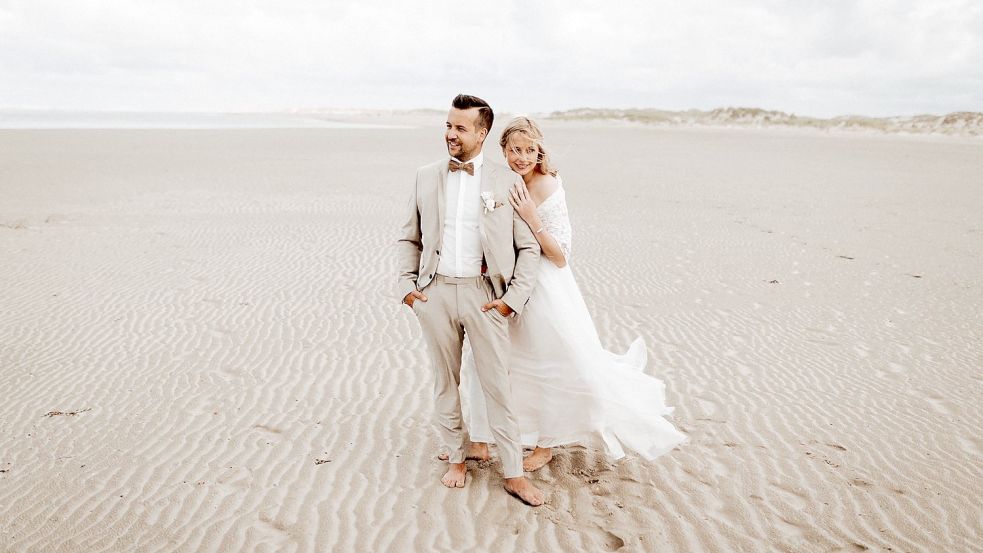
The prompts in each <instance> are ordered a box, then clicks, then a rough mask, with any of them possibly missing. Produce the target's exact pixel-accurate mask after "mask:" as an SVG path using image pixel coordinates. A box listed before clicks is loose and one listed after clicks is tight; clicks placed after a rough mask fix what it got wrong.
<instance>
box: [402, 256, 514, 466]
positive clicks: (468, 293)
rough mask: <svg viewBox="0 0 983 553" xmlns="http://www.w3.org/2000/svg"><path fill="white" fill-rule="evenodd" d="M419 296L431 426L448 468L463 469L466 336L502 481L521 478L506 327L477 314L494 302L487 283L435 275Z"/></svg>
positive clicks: (498, 318) (493, 316)
mask: <svg viewBox="0 0 983 553" xmlns="http://www.w3.org/2000/svg"><path fill="white" fill-rule="evenodd" d="M423 293H424V295H426V296H427V299H428V301H426V302H424V301H421V300H419V299H418V300H415V301H414V302H413V312H414V313H416V316H417V318H418V319H419V321H420V328H421V329H422V331H423V338H424V340H425V341H426V343H427V347H428V348H429V349H430V356H431V359H432V361H433V371H434V390H433V395H434V404H435V418H436V421H435V422H436V426H437V432H438V435H439V438H440V441H441V442H442V444H443V446H444V447H445V448H446V449H447V452H448V455H449V458H448V462H449V463H463V462H464V458H465V447H466V445H467V440H466V436H465V432H464V421H463V416H462V414H461V394H460V391H459V389H458V387H459V386H460V384H461V348H462V347H463V345H464V334H465V332H466V333H467V334H468V337H469V339H470V341H471V349H472V350H473V351H474V361H475V372H476V373H477V376H478V381H479V382H480V383H481V389H482V390H483V391H484V396H485V406H486V409H487V411H488V423H489V426H490V428H491V433H492V436H493V437H494V438H495V443H496V445H497V446H498V451H499V456H500V457H501V460H502V469H503V472H504V475H505V478H515V477H518V476H522V446H521V445H520V437H519V424H518V422H517V420H516V418H515V415H514V414H513V411H512V387H511V384H510V382H509V367H508V359H509V347H510V342H509V326H508V325H509V322H508V319H507V318H505V317H503V316H502V314H501V313H499V312H498V311H496V310H494V309H490V310H488V311H485V312H482V311H481V306H482V305H484V304H486V303H488V302H490V301H492V300H493V299H495V295H494V294H495V293H494V290H493V289H492V285H491V283H490V282H489V281H488V279H487V278H485V277H464V278H454V277H445V276H443V275H437V276H436V278H435V279H434V280H433V281H432V282H431V283H430V284H429V285H428V286H427V287H426V288H424V290H423Z"/></svg>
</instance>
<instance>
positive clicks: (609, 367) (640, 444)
mask: <svg viewBox="0 0 983 553" xmlns="http://www.w3.org/2000/svg"><path fill="white" fill-rule="evenodd" d="M499 144H500V145H501V147H502V150H503V153H504V154H505V157H506V159H507V160H508V164H509V167H511V168H512V170H513V171H515V172H516V173H518V174H519V175H521V176H522V181H523V182H522V183H517V184H516V187H515V188H514V189H513V190H512V191H511V197H510V199H509V201H510V202H511V203H512V206H513V207H514V208H515V209H516V211H517V212H518V213H519V215H520V216H521V217H522V219H523V220H524V221H525V222H526V223H527V224H528V225H529V227H530V228H531V229H532V230H533V232H534V233H535V235H536V238H537V240H539V244H540V246H541V248H542V252H543V254H542V256H541V257H540V265H539V271H538V278H537V283H536V287H535V288H534V289H533V292H532V296H531V297H530V300H529V303H528V304H527V305H526V307H525V309H524V311H523V314H522V316H521V317H517V318H516V319H514V320H513V322H512V323H510V329H509V331H510V334H511V341H512V350H511V354H510V358H509V360H510V363H511V366H510V370H511V372H510V378H511V382H512V394H513V405H514V406H515V410H516V416H517V418H518V422H519V429H520V431H521V434H522V444H523V445H524V446H526V447H534V448H535V450H534V451H533V453H532V454H531V455H529V456H527V457H526V458H525V460H524V461H523V468H524V469H525V470H527V471H533V470H537V469H539V468H541V467H543V466H544V465H546V464H547V463H549V462H550V460H551V459H552V457H553V455H552V449H551V448H553V447H557V446H561V445H568V444H580V445H584V446H597V447H600V448H602V449H603V450H604V451H605V453H606V454H607V455H609V456H610V457H613V458H621V457H623V456H624V455H625V450H626V449H627V450H631V451H633V452H635V453H637V454H639V455H641V456H642V457H645V458H646V459H654V458H655V457H658V456H659V455H662V454H663V453H666V452H668V451H669V450H671V449H672V448H673V447H675V446H676V445H678V444H679V443H681V442H682V441H684V440H685V436H684V435H683V434H682V433H680V432H679V431H678V430H676V428H674V427H673V425H672V424H671V423H670V422H669V421H668V420H666V419H665V418H664V416H665V415H668V414H670V413H671V412H672V408H671V407H667V406H666V405H665V384H663V383H662V381H661V380H658V379H656V378H654V377H651V376H649V375H647V374H645V373H644V372H643V369H644V368H645V364H646V360H647V359H646V357H647V355H646V349H645V343H644V342H643V341H642V339H641V337H639V338H637V339H636V340H635V341H634V343H632V344H631V346H630V347H629V348H628V352H627V353H625V354H623V355H619V354H615V353H612V352H609V351H607V350H605V349H604V347H603V346H602V345H601V341H600V339H599V338H598V335H597V330H596V329H595V328H594V322H593V320H592V319H591V316H590V313H589V312H588V311H587V306H586V305H585V303H584V299H583V296H582V295H581V293H580V289H579V288H578V286H577V282H576V281H575V280H574V276H573V273H572V272H571V271H570V266H569V261H570V255H571V229H570V221H569V219H568V217H567V204H566V201H565V195H566V192H565V191H564V188H563V182H562V180H561V179H560V176H559V175H558V174H557V172H556V170H555V169H554V168H553V167H552V165H551V164H550V156H549V153H548V151H547V149H546V146H545V145H544V143H543V133H542V132H541V131H540V129H539V127H538V125H536V123H535V122H533V121H532V120H530V119H528V118H526V117H519V118H516V119H514V120H512V121H511V122H510V123H509V125H508V126H507V127H506V128H505V130H504V131H502V137H501V140H500V141H499ZM461 374H462V380H463V382H462V386H461V388H462V393H461V395H462V410H463V415H464V421H465V424H467V427H468V431H469V433H470V437H471V441H472V446H471V450H470V451H469V457H472V458H479V459H487V458H488V445H487V444H488V443H491V442H492V436H491V431H490V430H489V427H488V419H487V416H486V414H485V405H484V395H483V394H482V392H481V387H480V383H479V382H478V379H477V378H475V377H474V376H475V372H474V357H473V356H472V355H471V351H470V344H469V343H468V342H467V341H466V342H465V351H464V359H463V363H462V370H461Z"/></svg>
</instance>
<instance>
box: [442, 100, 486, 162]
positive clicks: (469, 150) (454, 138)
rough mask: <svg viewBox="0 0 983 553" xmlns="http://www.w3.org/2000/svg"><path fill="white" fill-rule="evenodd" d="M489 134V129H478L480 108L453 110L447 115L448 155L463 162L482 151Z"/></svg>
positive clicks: (445, 135) (445, 134)
mask: <svg viewBox="0 0 983 553" xmlns="http://www.w3.org/2000/svg"><path fill="white" fill-rule="evenodd" d="M487 134H488V130H487V129H483V128H482V129H479V128H478V108H469V109H457V108H451V111H450V112H449V113H448V114H447V131H446V132H445V133H444V140H445V141H446V142H447V153H448V154H450V155H451V157H456V158H457V159H459V160H461V161H468V160H469V159H471V158H473V157H474V156H476V155H478V152H480V151H481V144H482V143H483V142H484V141H485V136H486V135H487Z"/></svg>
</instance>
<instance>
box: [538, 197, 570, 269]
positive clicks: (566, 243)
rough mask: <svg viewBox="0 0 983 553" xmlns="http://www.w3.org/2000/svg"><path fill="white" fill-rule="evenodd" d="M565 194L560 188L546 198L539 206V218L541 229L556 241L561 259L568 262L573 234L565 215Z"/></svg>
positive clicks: (567, 216)
mask: <svg viewBox="0 0 983 553" xmlns="http://www.w3.org/2000/svg"><path fill="white" fill-rule="evenodd" d="M565 196H566V193H565V192H564V190H563V189H562V188H561V189H559V190H557V191H556V192H554V193H553V196H551V197H549V198H547V200H546V201H545V202H543V205H541V206H540V210H541V211H540V214H539V218H540V219H541V220H542V221H543V228H545V229H546V232H549V233H550V236H552V237H553V239H554V240H556V243H557V244H559V246H560V251H562V252H563V257H565V258H567V260H568V261H569V260H570V249H571V241H572V235H573V232H572V230H571V229H570V216H569V214H568V213H567V201H566V198H565Z"/></svg>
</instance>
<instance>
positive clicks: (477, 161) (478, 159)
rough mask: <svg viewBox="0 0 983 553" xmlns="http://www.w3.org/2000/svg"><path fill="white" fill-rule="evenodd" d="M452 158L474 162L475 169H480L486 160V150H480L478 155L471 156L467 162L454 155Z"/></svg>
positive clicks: (457, 160) (459, 161)
mask: <svg viewBox="0 0 983 553" xmlns="http://www.w3.org/2000/svg"><path fill="white" fill-rule="evenodd" d="M451 159H453V160H454V161H456V162H458V163H473V164H474V168H475V170H478V169H481V164H482V163H484V162H485V152H478V155H476V156H474V157H473V158H471V160H470V161H467V162H464V161H461V160H459V159H457V158H456V157H453V156H451Z"/></svg>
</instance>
